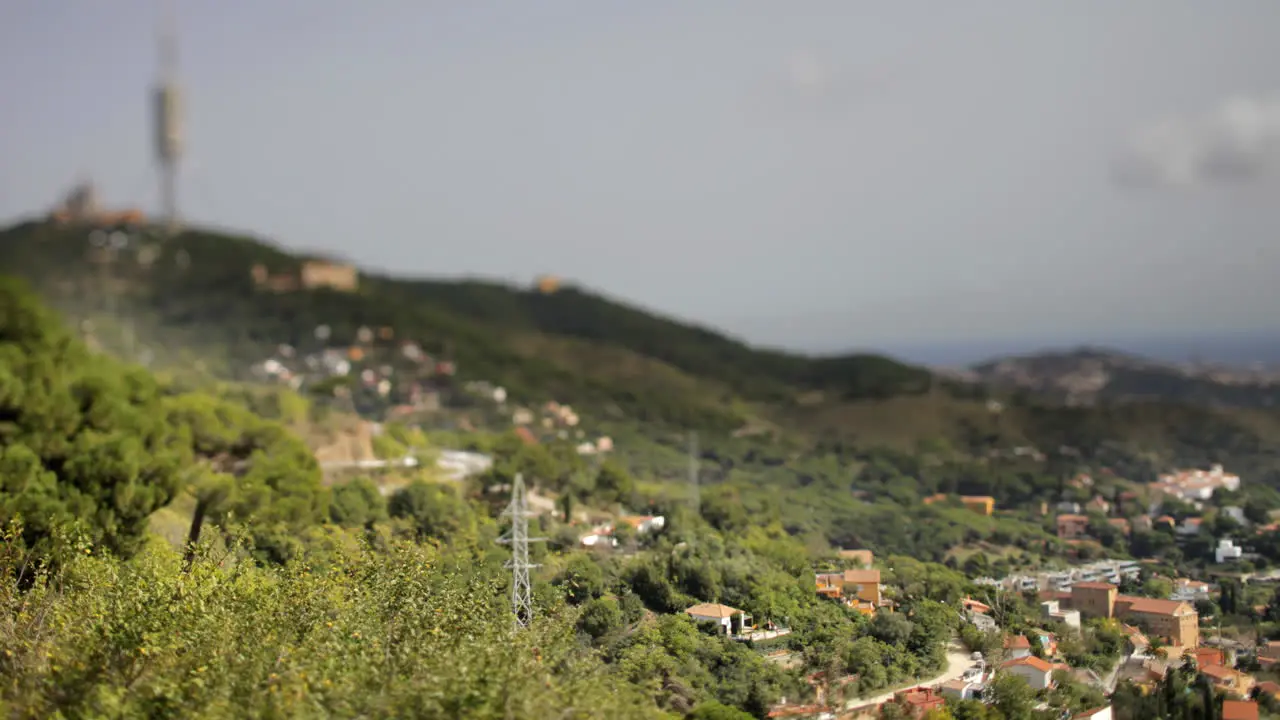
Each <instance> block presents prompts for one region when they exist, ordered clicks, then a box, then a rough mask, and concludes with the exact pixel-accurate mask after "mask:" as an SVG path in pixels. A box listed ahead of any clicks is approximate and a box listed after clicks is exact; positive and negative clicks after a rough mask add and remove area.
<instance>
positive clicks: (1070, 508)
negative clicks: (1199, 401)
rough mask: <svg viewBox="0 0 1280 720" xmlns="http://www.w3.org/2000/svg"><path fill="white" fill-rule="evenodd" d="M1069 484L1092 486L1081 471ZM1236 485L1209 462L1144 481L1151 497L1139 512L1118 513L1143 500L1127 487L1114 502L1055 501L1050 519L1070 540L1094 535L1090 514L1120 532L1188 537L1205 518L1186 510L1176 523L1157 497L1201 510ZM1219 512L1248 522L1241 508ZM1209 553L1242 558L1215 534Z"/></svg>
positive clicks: (1223, 559) (1198, 530) (1235, 477)
mask: <svg viewBox="0 0 1280 720" xmlns="http://www.w3.org/2000/svg"><path fill="white" fill-rule="evenodd" d="M1070 484H1071V486H1072V487H1075V488H1078V489H1088V488H1091V487H1092V486H1093V480H1092V478H1090V477H1089V476H1088V475H1083V474H1082V475H1079V476H1077V477H1075V478H1073V479H1072V480H1071V482H1070ZM1239 489H1240V476H1238V475H1235V474H1233V473H1228V472H1226V471H1224V470H1223V469H1222V466H1221V465H1214V466H1212V467H1211V468H1210V469H1208V470H1196V469H1193V470H1179V471H1177V472H1173V473H1167V474H1164V475H1161V476H1160V477H1159V478H1158V479H1157V481H1156V482H1153V483H1149V484H1148V485H1147V490H1148V495H1149V499H1150V500H1151V502H1150V504H1149V505H1148V506H1147V507H1146V508H1145V510H1146V512H1144V513H1141V514H1137V515H1132V514H1131V515H1130V516H1128V517H1123V516H1121V515H1124V513H1123V512H1122V510H1123V509H1126V508H1127V509H1131V508H1134V507H1138V506H1140V505H1141V502H1142V498H1141V497H1140V496H1139V495H1138V493H1136V492H1134V491H1126V492H1122V493H1120V494H1119V495H1118V496H1117V502H1116V503H1114V504H1113V503H1111V502H1109V501H1107V500H1106V499H1104V498H1102V497H1101V496H1094V497H1093V498H1092V499H1090V500H1089V501H1088V502H1085V503H1083V504H1082V503H1077V502H1072V501H1063V502H1060V503H1058V504H1057V505H1056V506H1055V507H1054V510H1056V511H1057V513H1058V514H1057V516H1056V517H1055V519H1054V521H1055V526H1056V529H1057V535H1058V537H1059V538H1060V539H1061V540H1063V541H1065V542H1066V543H1068V544H1071V545H1080V544H1086V543H1090V542H1092V541H1093V540H1095V539H1096V538H1094V537H1093V536H1094V535H1095V534H1096V533H1095V531H1094V530H1093V525H1094V519H1095V518H1100V519H1101V521H1102V522H1105V523H1106V524H1107V525H1109V526H1111V527H1112V528H1114V529H1115V530H1116V531H1117V532H1119V533H1120V534H1121V535H1124V536H1129V535H1131V534H1133V533H1135V532H1150V531H1152V530H1165V531H1168V532H1172V533H1173V534H1175V535H1176V536H1179V537H1193V536H1196V535H1199V534H1200V533H1201V532H1202V524H1203V520H1204V518H1202V517H1199V516H1195V515H1191V516H1187V517H1184V518H1183V519H1182V521H1181V522H1179V521H1178V520H1177V519H1176V518H1174V517H1173V516H1171V515H1168V514H1159V511H1160V508H1161V504H1162V503H1161V498H1171V499H1176V500H1178V501H1180V502H1183V503H1186V504H1188V505H1190V506H1191V507H1193V508H1195V509H1196V511H1200V510H1203V509H1204V502H1205V501H1207V500H1210V499H1212V498H1213V495H1214V493H1215V492H1216V491H1218V490H1226V491H1230V492H1234V491H1237V490H1239ZM1117 505H1121V506H1122V507H1117ZM1041 511H1042V513H1044V514H1047V513H1048V512H1049V508H1048V503H1044V504H1043V505H1042V508H1041ZM1220 512H1221V513H1222V514H1224V515H1226V516H1227V517H1230V518H1231V519H1232V520H1234V521H1235V522H1236V523H1237V524H1239V525H1242V526H1243V525H1247V524H1248V522H1247V520H1246V519H1245V516H1244V511H1243V510H1242V509H1241V508H1239V507H1224V508H1221V509H1220ZM1212 553H1213V560H1214V562H1216V563H1218V564H1222V563H1228V562H1232V561H1235V560H1240V559H1242V558H1243V557H1245V552H1244V549H1243V548H1242V547H1240V546H1239V545H1237V544H1236V542H1235V540H1233V539H1231V538H1220V539H1219V541H1218V545H1217V546H1216V547H1214V548H1213V550H1212Z"/></svg>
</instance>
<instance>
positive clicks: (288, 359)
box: [252, 325, 505, 417]
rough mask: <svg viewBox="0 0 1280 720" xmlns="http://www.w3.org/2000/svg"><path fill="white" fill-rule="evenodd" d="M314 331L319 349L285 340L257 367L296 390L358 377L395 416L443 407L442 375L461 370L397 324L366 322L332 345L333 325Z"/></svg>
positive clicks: (343, 392) (266, 377) (338, 392)
mask: <svg viewBox="0 0 1280 720" xmlns="http://www.w3.org/2000/svg"><path fill="white" fill-rule="evenodd" d="M314 334H315V338H316V341H317V344H319V345H321V346H322V347H320V348H319V349H316V350H314V351H310V352H303V351H300V350H299V349H298V348H295V347H294V346H292V345H288V344H281V345H279V346H278V347H277V348H276V352H275V354H274V355H272V356H271V357H268V358H264V359H263V360H262V361H260V362H258V363H256V364H255V365H254V366H253V367H252V372H253V373H254V374H255V375H256V376H258V377H259V378H260V379H262V380H265V381H269V382H277V383H280V384H283V385H287V386H289V387H290V388H292V389H294V390H300V389H302V388H304V387H309V386H314V385H316V384H318V383H322V382H325V381H327V380H332V379H335V378H352V379H353V380H354V381H355V383H354V384H355V386H356V388H358V389H360V390H362V391H364V392H365V393H367V394H369V395H370V396H374V397H378V398H380V399H381V400H382V401H383V402H384V403H385V404H387V405H388V406H390V409H389V410H388V416H389V417H395V416H397V415H404V414H409V413H411V412H415V411H422V410H433V409H436V408H438V407H439V404H440V393H439V389H438V387H437V382H436V381H438V380H439V379H441V378H448V377H452V376H453V375H454V374H455V372H456V367H455V365H454V364H453V362H451V361H449V360H444V359H440V358H435V357H433V356H431V355H430V354H428V353H427V352H425V351H424V350H423V349H422V347H421V346H419V345H418V344H417V343H415V342H413V341H410V340H399V341H397V340H396V337H395V330H394V329H393V328H391V327H379V328H371V327H361V328H359V329H358V330H357V331H356V340H355V342H354V343H352V344H350V345H338V346H335V345H329V344H328V343H329V341H330V338H331V335H332V330H331V329H330V328H329V326H328V325H320V326H317V327H316V329H315V332H314ZM504 392H505V391H504ZM349 393H350V390H349V389H348V387H347V386H339V387H337V388H335V394H336V395H349Z"/></svg>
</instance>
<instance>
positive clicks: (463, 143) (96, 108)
mask: <svg viewBox="0 0 1280 720" xmlns="http://www.w3.org/2000/svg"><path fill="white" fill-rule="evenodd" d="M178 5H179V16H180V18H179V22H180V26H181V27H180V32H181V36H182V50H181V60H180V62H181V75H182V77H183V81H184V83H185V89H186V96H187V99H186V104H187V106H188V107H187V109H188V118H187V120H188V122H187V129H188V132H187V136H188V149H189V153H188V159H189V162H188V164H187V167H186V170H185V176H184V180H183V191H182V196H183V204H184V206H185V209H186V211H187V213H188V214H189V215H190V216H191V217H192V218H194V219H195V220H196V221H199V222H206V223H215V224H218V225H225V226H230V227H234V228H241V229H246V230H252V231H253V232H255V233H259V234H262V235H265V236H268V237H270V238H272V239H275V240H276V241H278V242H280V243H282V244H284V245H286V246H288V247H291V248H298V249H311V250H320V251H329V252H336V253H338V254H341V255H344V256H347V257H350V258H353V259H355V260H357V261H358V262H359V263H361V264H362V265H366V266H370V267H375V268H381V269H389V270H393V271H394V272H396V273H398V274H429V275H460V274H478V275H484V276H490V277H497V278H506V279H511V280H518V281H520V282H525V281H527V280H529V279H530V278H531V277H532V276H533V275H534V274H536V273H539V272H552V273H556V274H560V275H563V276H565V277H568V278H572V279H574V280H577V281H579V282H581V283H582V284H585V285H587V286H590V287H593V288H598V289H601V290H603V291H606V292H607V293H609V294H612V295H615V296H620V297H622V298H625V299H627V300H630V301H633V302H637V303H640V304H643V305H646V306H649V307H652V308H656V309H660V310H663V311H666V312H668V313H672V314H677V315H680V316H683V317H688V318H695V319H698V320H701V321H704V322H709V323H713V324H716V325H718V326H720V327H723V328H726V329H729V330H731V331H734V332H736V333H739V334H741V335H744V336H746V337H748V338H749V339H752V340H754V341H757V342H766V343H772V344H784V345H790V346H793V347H801V348H809V349H830V348H839V347H893V346H901V345H904V344H913V343H919V342H922V341H924V340H930V341H938V342H945V341H950V340H954V339H968V340H971V341H972V340H974V339H985V338H1009V337H1019V338H1023V339H1025V340H1027V341H1028V342H1031V343H1033V344H1035V343H1043V342H1076V341H1080V340H1088V339H1094V338H1114V337H1118V336H1121V335H1123V334H1125V333H1142V334H1148V335H1151V334H1168V333H1189V332H1197V331H1204V330H1212V331H1224V330H1233V329H1278V328H1280V312H1277V310H1280V280H1278V278H1280V247H1277V243H1278V242H1280V182H1277V180H1276V175H1277V174H1280V173H1278V172H1277V171H1280V162H1278V160H1280V42H1277V41H1276V32H1277V28H1280V2H1276V1H1275V0H1252V1H1250V0H1238V1H1237V2H1232V3H1212V2H1203V0H1185V1H1173V0H1151V1H1149V2H1138V1H1128V2H1115V0H1089V1H1086V0H1073V1H1070V2H1068V1H1065V0H1064V1H1062V2H1058V3H1052V4H1051V3H1033V2H1026V1H1025V0H1007V1H1004V2H995V1H988V2H982V1H978V0H971V1H969V2H963V3H957V2H937V1H933V2H923V1H921V2H911V1H898V2H875V3H871V2H858V1H856V0H830V1H829V2H828V1H818V0H813V1H809V0H793V1H791V2H776V1H774V0H769V1H766V0H697V1H696V2H690V1H689V0H671V1H666V0H580V1H576V2H570V1H568V0H564V1H561V0H538V1H537V2H528V1H527V0H512V1H509V2H484V1H482V0H466V1H455V2H443V1H441V0H376V2H352V1H351V0H258V1H256V2H249V1H248V0H187V1H183V0H178ZM3 7H4V9H3V12H2V13H0V15H2V16H3V18H4V19H3V21H0V219H8V218H15V217H18V216H22V215H26V214H29V213H32V212H35V211H43V210H44V209H46V208H47V207H48V206H49V205H51V204H52V203H53V201H54V200H55V199H56V197H57V196H58V195H59V194H60V193H61V192H62V191H64V190H65V189H66V188H67V186H68V185H70V184H71V182H72V181H73V180H74V179H75V178H76V176H77V175H79V174H82V173H84V174H88V175H91V176H92V177H93V178H95V179H96V180H97V181H98V184H99V187H100V190H101V191H102V194H103V195H104V197H105V199H106V200H108V201H109V202H111V203H113V204H122V205H123V204H137V203H141V204H142V205H143V206H144V207H147V208H155V207H156V205H157V201H156V198H157V191H156V189H155V186H156V182H155V174H154V170H153V166H152V164H151V160H150V147H151V144H150V137H151V135H150V129H149V126H148V123H149V112H148V109H149V108H148V104H147V100H148V97H147V93H148V90H149V86H150V85H151V83H152V82H153V78H154V75H155V71H154V64H155V58H156V51H155V26H156V22H157V18H158V15H159V12H158V7H159V6H158V4H157V3H156V2H155V0H113V1H112V2H102V0H57V1H56V2H51V1H50V0H5V2H4V3H3Z"/></svg>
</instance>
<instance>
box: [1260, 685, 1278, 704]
mask: <svg viewBox="0 0 1280 720" xmlns="http://www.w3.org/2000/svg"><path fill="white" fill-rule="evenodd" d="M1257 688H1258V692H1260V693H1265V694H1267V695H1270V696H1271V697H1273V698H1275V699H1277V700H1280V683H1276V682H1272V681H1270V680H1264V681H1263V682H1260V683H1258V685H1257Z"/></svg>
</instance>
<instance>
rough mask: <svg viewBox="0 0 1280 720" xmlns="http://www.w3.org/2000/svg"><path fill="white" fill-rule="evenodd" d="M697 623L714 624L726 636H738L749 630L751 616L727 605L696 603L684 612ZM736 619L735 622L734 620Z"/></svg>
mask: <svg viewBox="0 0 1280 720" xmlns="http://www.w3.org/2000/svg"><path fill="white" fill-rule="evenodd" d="M684 613H685V614H686V615H688V616H689V617H691V618H693V619H694V620H695V621H697V622H705V623H715V624H717V625H719V626H720V628H721V629H722V630H723V631H724V634H726V635H736V634H740V633H742V632H743V631H745V630H750V629H751V616H750V615H748V614H746V613H745V612H743V611H742V610H738V609H737V608H731V607H729V606H728V605H721V604H719V603H698V604H697V605H694V606H693V607H691V608H688V609H687V610H685V611H684ZM735 618H736V619H737V621H736V622H735V621H734V619H735Z"/></svg>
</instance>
